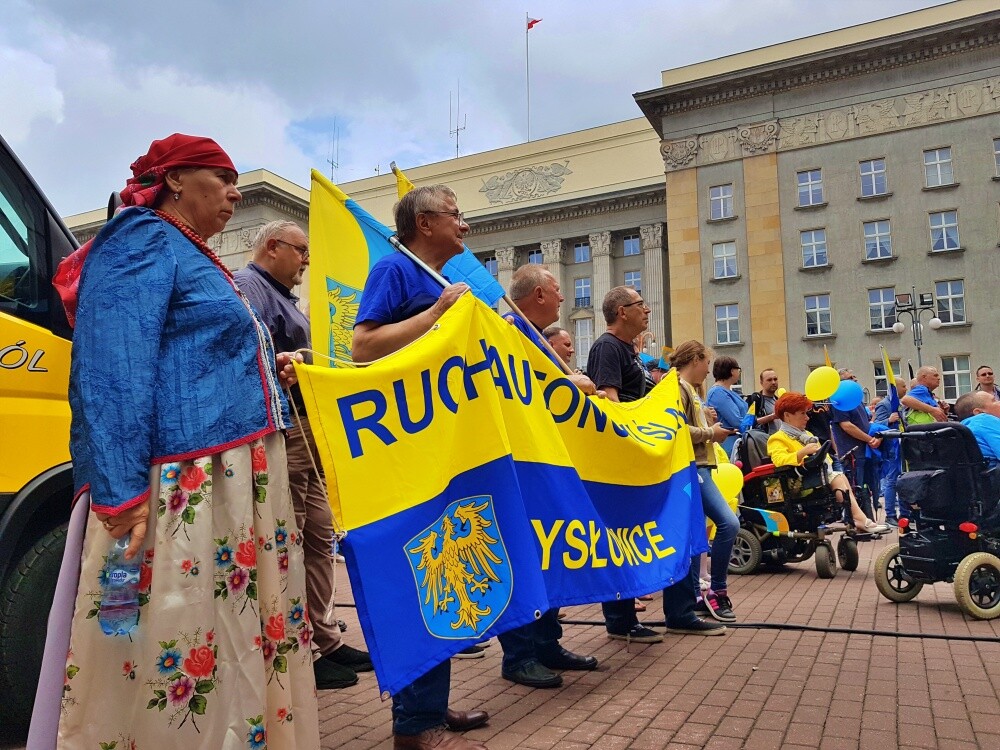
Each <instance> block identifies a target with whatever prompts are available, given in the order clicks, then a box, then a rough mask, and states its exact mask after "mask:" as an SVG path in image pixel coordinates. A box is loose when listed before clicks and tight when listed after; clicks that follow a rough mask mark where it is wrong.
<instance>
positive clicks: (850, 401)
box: [830, 380, 865, 411]
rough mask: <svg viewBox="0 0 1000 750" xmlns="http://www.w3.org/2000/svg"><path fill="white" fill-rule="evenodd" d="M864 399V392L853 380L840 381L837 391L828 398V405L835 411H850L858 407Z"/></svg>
mask: <svg viewBox="0 0 1000 750" xmlns="http://www.w3.org/2000/svg"><path fill="white" fill-rule="evenodd" d="M864 398H865V392H864V390H863V389H862V388H861V386H860V385H858V383H856V382H855V381H853V380H842V381H840V385H838V386H837V390H836V391H834V392H833V395H832V396H830V403H831V404H833V407H834V408H835V409H839V410H840V411H850V410H851V409H855V408H857V407H858V406H860V405H861V402H862V401H863V400H864Z"/></svg>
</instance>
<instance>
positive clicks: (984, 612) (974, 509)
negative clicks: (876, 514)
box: [875, 422, 1000, 620]
mask: <svg viewBox="0 0 1000 750" xmlns="http://www.w3.org/2000/svg"><path fill="white" fill-rule="evenodd" d="M881 437H883V438H885V439H896V440H899V441H900V445H901V448H902V457H903V462H904V463H903V466H904V467H905V469H906V471H905V472H904V473H903V474H901V475H900V477H899V479H898V480H897V482H896V495H897V497H898V498H899V499H900V500H902V501H904V502H905V503H907V504H909V506H910V516H909V518H901V519H900V521H899V543H898V544H894V545H892V546H890V547H887V548H886V549H885V550H883V552H882V554H880V555H879V556H878V558H877V559H876V561H875V585H876V586H877V587H878V590H879V593H881V594H882V596H884V597H885V598H886V599H889V600H890V601H893V602H897V603H901V602H908V601H910V600H911V599H913V598H914V597H916V596H917V594H919V593H920V589H921V588H923V586H924V584H927V583H938V582H940V581H946V582H949V583H951V584H952V586H953V587H954V591H955V599H956V600H957V601H958V606H959V607H960V608H961V609H962V611H963V612H965V613H966V614H968V615H970V616H971V617H974V618H976V619H980V620H992V619H994V618H996V617H1000V509H998V504H1000V503H998V501H1000V467H998V466H995V467H990V466H988V465H987V464H986V462H985V461H984V460H983V455H982V452H981V451H980V450H979V445H978V444H977V443H976V439H975V437H974V436H973V434H972V432H971V431H970V430H969V428H968V427H966V426H965V425H963V424H961V423H957V422H941V423H932V424H921V425H913V426H912V427H909V428H908V429H907V430H906V432H895V431H890V432H883V433H881Z"/></svg>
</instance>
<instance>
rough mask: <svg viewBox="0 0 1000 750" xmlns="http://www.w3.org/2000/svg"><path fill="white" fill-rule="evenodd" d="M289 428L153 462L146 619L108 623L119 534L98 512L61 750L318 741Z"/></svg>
mask: <svg viewBox="0 0 1000 750" xmlns="http://www.w3.org/2000/svg"><path fill="white" fill-rule="evenodd" d="M287 469H288V467H287V463H286V460H285V447H284V438H283V437H282V436H281V435H280V434H272V435H269V436H267V437H265V438H264V439H263V440H257V441H255V442H253V443H250V444H247V445H243V446H240V447H237V448H233V449H231V450H226V451H223V452H221V453H218V454H215V455H213V456H205V457H203V458H197V459H193V460H190V461H183V462H179V463H171V464H163V465H161V466H155V467H153V469H152V473H151V485H152V491H151V494H150V519H149V530H148V532H147V536H146V541H145V543H144V549H143V555H144V557H143V563H142V569H141V570H142V574H141V580H140V596H139V605H140V607H139V612H140V614H139V624H138V626H137V627H136V629H135V631H134V632H133V633H132V635H131V637H124V636H106V635H104V634H103V633H102V632H101V628H100V625H99V624H98V618H97V608H98V604H99V602H100V575H101V571H102V568H103V565H104V561H105V558H106V557H107V554H108V551H109V549H110V548H111V544H112V539H111V537H110V536H109V535H108V534H107V532H106V531H105V530H104V529H103V528H102V526H101V524H100V522H99V521H98V520H97V518H96V517H95V516H94V515H93V514H90V517H89V519H88V522H87V531H86V536H85V539H84V549H83V561H82V569H81V574H80V585H79V589H78V593H77V598H76V609H75V611H74V614H73V624H72V635H71V639H70V653H69V659H68V661H67V664H66V681H65V686H64V688H63V699H62V710H61V716H60V722H59V744H58V747H59V748H65V749H66V750H70V749H75V748H86V750H98V749H100V750H153V749H154V748H155V750H167V749H169V748H178V749H181V750H195V749H196V748H212V750H216V749H219V750H236V749H237V748H252V750H262V749H263V748H270V749H271V750H285V749H287V750H292V749H295V750H312V749H313V748H319V723H318V717H317V707H316V686H315V681H314V677H313V670H312V651H311V643H312V625H311V623H310V621H309V614H308V612H307V611H306V597H305V570H304V568H303V558H302V540H301V536H300V535H299V532H298V529H297V528H296V526H295V513H294V512H293V510H292V501H291V496H290V495H289V492H288V471H287Z"/></svg>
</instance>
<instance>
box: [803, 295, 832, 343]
mask: <svg viewBox="0 0 1000 750" xmlns="http://www.w3.org/2000/svg"><path fill="white" fill-rule="evenodd" d="M831 333H833V319H832V317H831V315H830V295H829V294H810V295H807V296H806V336H829V335H830V334H831Z"/></svg>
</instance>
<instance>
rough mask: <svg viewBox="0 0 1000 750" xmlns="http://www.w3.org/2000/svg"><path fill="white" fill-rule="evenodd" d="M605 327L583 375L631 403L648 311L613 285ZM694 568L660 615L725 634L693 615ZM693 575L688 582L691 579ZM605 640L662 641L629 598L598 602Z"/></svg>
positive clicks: (692, 629) (642, 379) (687, 629)
mask: <svg viewBox="0 0 1000 750" xmlns="http://www.w3.org/2000/svg"><path fill="white" fill-rule="evenodd" d="M601 312H602V313H603V314H604V321H605V322H606V323H607V325H608V330H607V332H606V333H603V334H601V335H600V336H599V337H598V338H597V340H596V341H595V342H594V343H593V345H592V346H591V347H590V356H589V357H588V358H587V374H588V375H590V379H591V380H593V381H594V385H596V386H597V388H598V389H599V390H602V391H604V393H605V394H606V396H607V397H608V398H609V399H610V400H612V401H620V402H627V401H637V400H638V399H640V398H642V397H643V396H644V395H646V376H645V373H644V370H643V367H642V365H641V363H640V361H639V357H638V355H637V354H636V352H635V347H634V346H633V344H632V342H633V341H634V340H635V337H636V336H638V335H639V334H640V333H642V332H643V331H645V330H646V329H647V328H648V327H649V312H650V309H649V306H648V305H647V304H646V303H645V301H643V299H642V297H640V296H639V293H638V292H637V291H636V290H635V289H633V288H632V287H630V286H616V287H615V288H614V289H612V290H611V291H609V292H608V293H607V294H606V295H604V301H603V304H602V305H601ZM697 570H698V568H697V565H694V566H692V567H691V568H690V572H689V574H688V575H687V576H684V577H683V578H681V580H680V581H678V582H677V583H675V584H674V585H673V586H668V587H667V588H665V589H663V612H664V615H665V616H666V621H667V627H668V628H669V629H670V631H671V632H674V633H690V634H697V635H717V634H718V633H719V632H722V631H724V630H725V628H724V626H722V625H721V624H719V623H709V622H705V621H704V620H702V619H700V618H698V617H697V616H696V615H695V613H694V607H695V594H694V592H695V588H696V586H697ZM692 573H693V575H694V580H693V581H692V579H691V575H692ZM601 608H602V609H603V610H604V625H605V628H606V629H607V631H608V637H609V638H613V639H615V640H622V641H635V642H636V643H660V642H661V641H662V640H663V636H662V635H661V634H660V633H658V632H656V631H655V630H652V629H650V628H647V627H646V626H645V625H643V624H642V623H640V622H639V618H638V617H636V614H635V602H634V601H633V600H632V599H622V600H619V601H610V602H603V603H602V604H601Z"/></svg>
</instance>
